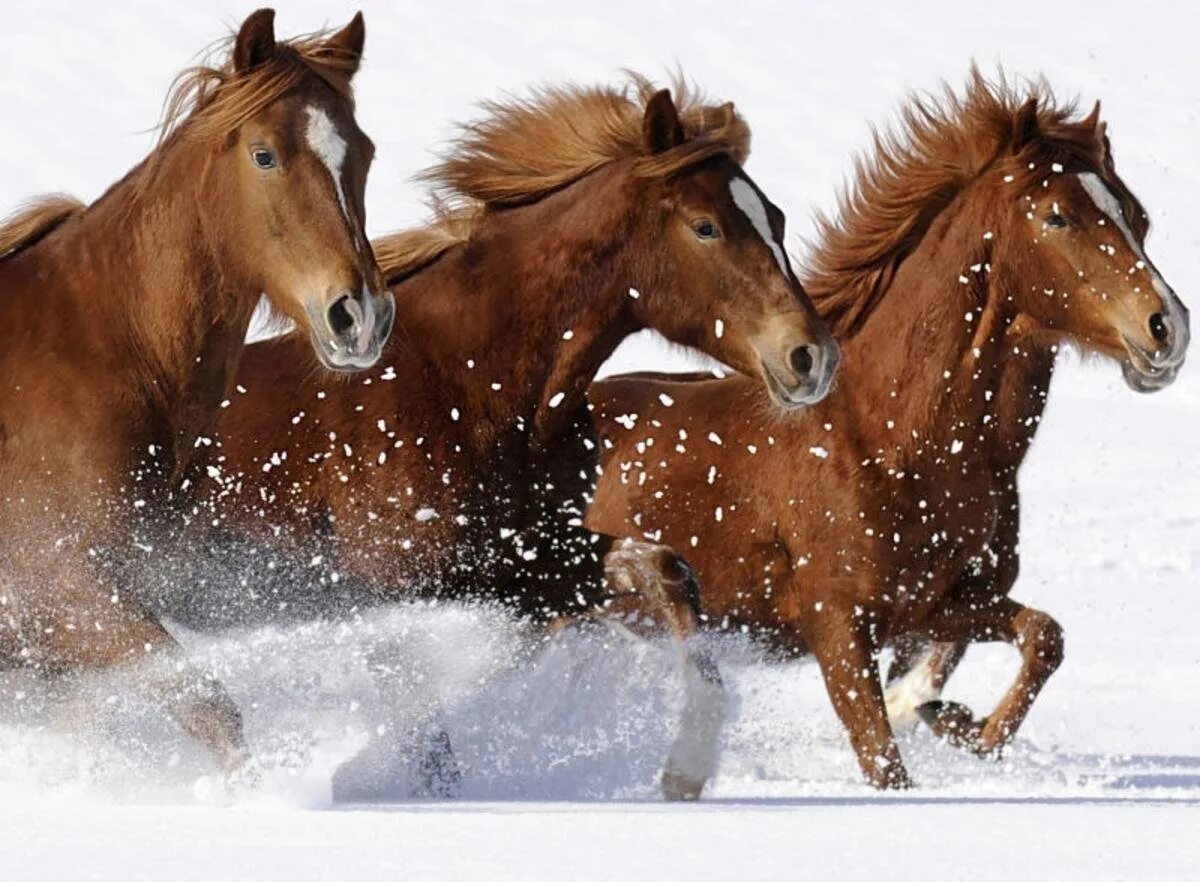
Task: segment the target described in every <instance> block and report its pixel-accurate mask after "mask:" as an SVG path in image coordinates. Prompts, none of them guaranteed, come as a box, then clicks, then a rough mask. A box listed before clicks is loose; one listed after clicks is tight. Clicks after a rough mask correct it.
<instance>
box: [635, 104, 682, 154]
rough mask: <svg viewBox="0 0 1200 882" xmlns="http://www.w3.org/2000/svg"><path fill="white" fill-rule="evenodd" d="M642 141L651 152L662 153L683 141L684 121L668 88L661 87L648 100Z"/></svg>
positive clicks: (643, 121)
mask: <svg viewBox="0 0 1200 882" xmlns="http://www.w3.org/2000/svg"><path fill="white" fill-rule="evenodd" d="M642 143H643V144H644V145H645V147H646V150H647V151H648V152H649V153H662V152H663V151H664V150H670V149H671V148H672V147H678V146H679V145H680V144H682V143H683V123H681V122H680V121H679V111H678V110H676V109H675V102H674V101H673V100H671V93H670V91H668V90H667V89H659V90H658V91H657V92H655V93H654V95H653V96H652V97H651V98H650V100H649V101H647V102H646V113H645V115H644V116H643V117H642Z"/></svg>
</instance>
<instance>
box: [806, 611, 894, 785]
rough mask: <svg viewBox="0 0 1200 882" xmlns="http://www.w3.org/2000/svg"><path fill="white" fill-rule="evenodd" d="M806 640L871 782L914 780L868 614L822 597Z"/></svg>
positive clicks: (887, 783)
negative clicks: (891, 716)
mask: <svg viewBox="0 0 1200 882" xmlns="http://www.w3.org/2000/svg"><path fill="white" fill-rule="evenodd" d="M809 630H810V633H811V639H810V641H809V642H810V645H811V647H812V650H813V654H814V655H816V657H817V662H818V664H820V666H821V674H822V676H823V677H824V678H825V688H826V690H827V691H828V693H829V699H830V701H831V702H832V703H833V709H834V711H835V712H836V713H837V715H838V718H839V719H840V720H841V721H842V725H843V726H845V728H846V732H847V734H848V735H849V736H850V744H851V745H852V746H853V748H854V752H855V754H856V755H857V756H858V764H859V766H860V767H861V768H862V772H863V775H864V776H866V779H867V780H868V781H869V782H870V783H871V784H872V786H874V787H878V788H880V789H903V788H907V787H911V786H912V781H911V780H910V779H909V777H908V772H907V770H906V769H905V768H904V762H903V760H902V759H901V758H900V748H899V747H898V746H897V745H896V739H895V737H894V736H893V734H892V727H891V724H890V723H889V722H888V714H887V707H886V705H885V704H884V699H883V684H882V683H881V682H880V678H879V666H878V664H877V662H876V653H877V652H878V649H879V647H878V641H877V640H876V637H875V633H874V631H875V629H874V627H873V626H872V623H871V620H870V616H869V614H867V613H866V612H865V611H864V610H863V609H862V607H861V606H858V605H857V604H855V603H853V602H851V601H847V602H845V603H843V602H842V601H839V600H829V599H827V600H825V601H824V602H823V603H821V604H820V605H819V610H817V611H815V612H814V615H813V619H812V627H811V628H810V629H809Z"/></svg>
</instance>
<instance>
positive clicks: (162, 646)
mask: <svg viewBox="0 0 1200 882" xmlns="http://www.w3.org/2000/svg"><path fill="white" fill-rule="evenodd" d="M64 589H65V590H63V591H62V592H60V593H59V594H58V595H56V597H55V600H56V601H57V602H58V603H59V604H61V606H58V607H57V608H56V609H55V610H53V611H49V612H47V613H46V614H45V615H43V616H40V617H39V618H40V619H41V621H42V622H43V623H46V624H44V625H43V627H42V628H41V629H40V632H41V633H39V634H38V635H37V644H36V663H39V664H40V666H41V667H42V668H43V670H45V671H46V672H48V673H58V674H62V673H69V672H73V671H86V670H97V669H106V668H115V667H117V666H119V665H122V664H127V663H131V662H142V661H145V660H155V661H157V662H158V663H157V664H154V665H151V666H148V668H147V670H148V671H149V672H150V677H151V679H150V680H149V681H148V682H147V683H146V684H145V688H146V691H147V692H148V693H149V694H150V695H151V696H152V697H153V698H154V699H155V700H156V701H157V702H159V703H160V704H161V706H162V707H163V708H164V709H165V710H166V711H167V713H169V714H170V715H171V717H172V718H174V720H175V721H176V722H177V723H178V725H179V727H180V728H181V729H183V731H184V732H186V733H187V734H188V735H190V736H191V737H193V738H195V739H196V740H197V741H199V742H200V743H201V744H203V745H204V746H205V747H206V748H208V750H209V751H210V752H211V753H212V755H213V757H214V759H215V760H216V762H217V765H218V766H219V767H220V768H221V769H222V770H223V771H224V772H226V773H227V774H228V773H233V772H237V771H240V770H241V769H242V768H243V767H245V765H246V763H247V761H248V760H249V751H248V750H247V748H246V742H245V738H244V736H243V733H242V718H241V713H240V712H239V711H238V708H237V705H236V704H234V702H233V699H232V698H231V697H230V695H229V693H228V692H226V691H225V687H224V686H222V685H221V683H220V682H219V681H218V680H216V679H215V678H213V677H212V676H211V675H208V674H206V673H205V672H203V671H201V670H200V669H198V668H197V667H195V666H194V665H192V664H190V663H189V662H187V661H186V660H184V659H183V650H182V648H181V647H180V646H179V644H178V643H176V642H175V639H174V638H173V637H172V636H171V635H170V634H169V633H167V630H166V629H165V628H164V627H163V626H162V625H161V624H160V623H159V622H158V621H157V620H155V619H154V618H153V617H152V616H151V615H149V614H148V613H147V612H146V611H145V610H143V609H142V608H141V607H140V606H139V605H138V604H137V603H135V602H132V601H131V600H130V599H129V598H126V597H122V596H121V595H119V594H113V595H109V594H108V593H107V591H102V589H101V587H100V586H99V585H97V584H95V583H90V584H87V585H86V586H84V585H79V584H78V583H76V584H74V585H72V586H71V587H66V586H64ZM51 623H52V624H51Z"/></svg>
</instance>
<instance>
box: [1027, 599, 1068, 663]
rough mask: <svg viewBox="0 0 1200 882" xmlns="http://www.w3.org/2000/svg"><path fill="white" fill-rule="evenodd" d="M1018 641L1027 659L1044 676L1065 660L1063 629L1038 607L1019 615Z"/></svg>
mask: <svg viewBox="0 0 1200 882" xmlns="http://www.w3.org/2000/svg"><path fill="white" fill-rule="evenodd" d="M1017 633H1018V642H1019V645H1020V647H1021V654H1022V655H1023V656H1024V657H1025V659H1026V661H1027V662H1028V663H1029V664H1030V665H1031V666H1032V667H1034V668H1035V669H1036V670H1037V671H1038V672H1040V673H1041V674H1042V675H1044V676H1047V677H1048V676H1050V675H1051V674H1053V673H1054V672H1055V671H1056V670H1058V666H1059V665H1060V664H1062V660H1063V652H1064V649H1063V629H1062V625H1060V624H1059V623H1058V622H1057V621H1055V619H1054V618H1053V617H1051V616H1049V615H1048V614H1046V613H1044V612H1042V611H1041V610H1036V609H1027V610H1024V611H1022V612H1021V614H1020V616H1018V631H1017Z"/></svg>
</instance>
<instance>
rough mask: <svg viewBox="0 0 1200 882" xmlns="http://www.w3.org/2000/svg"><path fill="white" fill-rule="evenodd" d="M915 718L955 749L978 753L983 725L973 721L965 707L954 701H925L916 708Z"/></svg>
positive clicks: (972, 715) (972, 716) (973, 717)
mask: <svg viewBox="0 0 1200 882" xmlns="http://www.w3.org/2000/svg"><path fill="white" fill-rule="evenodd" d="M917 716H919V717H920V718H921V720H922V722H924V723H925V725H927V726H928V727H929V728H930V729H931V730H933V734H934V735H936V736H938V737H939V738H944V739H945V740H946V741H948V742H950V743H951V744H952V745H954V746H955V747H965V748H968V749H970V750H972V751H974V752H976V753H978V752H979V749H980V739H979V736H980V734H981V733H982V730H983V724H982V723H980V722H979V721H978V720H976V719H975V715H974V714H972V713H971V709H970V708H969V707H967V706H966V705H963V704H959V703H958V702H955V701H927V702H925V703H924V704H923V705H921V706H920V707H918V708H917Z"/></svg>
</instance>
